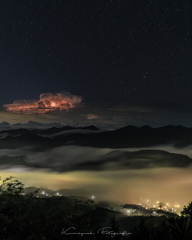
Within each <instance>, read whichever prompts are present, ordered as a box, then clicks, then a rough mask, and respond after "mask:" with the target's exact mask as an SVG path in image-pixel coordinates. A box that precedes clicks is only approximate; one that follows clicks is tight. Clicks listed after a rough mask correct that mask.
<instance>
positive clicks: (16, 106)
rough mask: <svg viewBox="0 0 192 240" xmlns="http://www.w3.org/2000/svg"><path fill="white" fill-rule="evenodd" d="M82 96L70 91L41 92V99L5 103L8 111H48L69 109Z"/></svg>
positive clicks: (79, 100) (30, 112)
mask: <svg viewBox="0 0 192 240" xmlns="http://www.w3.org/2000/svg"><path fill="white" fill-rule="evenodd" d="M81 101H82V98H81V97H79V96H76V95H72V94H70V93H66V92H62V93H55V94H53V93H41V94H40V99H39V100H17V101H14V102H13V103H12V104H5V105H4V108H5V110H6V111H8V112H15V113H18V112H23V113H28V114H32V113H46V112H49V111H54V110H56V109H57V110H67V109H70V108H73V107H75V106H76V105H77V104H78V103H80V102H81Z"/></svg>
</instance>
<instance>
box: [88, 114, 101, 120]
mask: <svg viewBox="0 0 192 240" xmlns="http://www.w3.org/2000/svg"><path fill="white" fill-rule="evenodd" d="M97 118H99V117H98V115H96V114H87V119H97Z"/></svg>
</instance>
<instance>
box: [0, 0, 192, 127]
mask: <svg viewBox="0 0 192 240" xmlns="http://www.w3.org/2000/svg"><path fill="white" fill-rule="evenodd" d="M190 15H191V13H190V8H189V0H175V1H171V0H166V1H164V0H148V1H144V0H142V1H133V0H110V1H109V0H87V1H86V0H82V1H77V0H52V1H51V0H49V1H30V0H27V1H22V0H21V1H18V0H12V1H11V0H6V1H2V3H1V20H0V24H1V29H0V31H1V34H0V58H1V64H0V78H1V81H0V89H1V94H0V106H3V105H4V104H11V103H13V102H14V101H15V100H19V99H25V100H28V99H38V98H39V96H40V94H41V93H58V92H63V91H64V92H70V93H71V94H74V95H77V96H80V97H81V98H82V99H83V102H84V103H85V102H86V103H93V102H95V103H106V104H108V105H107V107H113V106H114V105H122V104H123V105H126V106H127V105H128V106H137V108H138V106H139V107H140V108H142V107H143V108H145V107H147V108H148V107H152V108H153V111H154V109H155V111H156V110H157V109H174V111H175V112H177V111H183V109H184V111H185V113H186V112H188V111H190V110H191V108H192V80H191V76H192V68H191V64H192V54H191V53H192V51H191V43H190V40H191V39H190V38H191V29H190V28H191V23H192V21H191V17H190ZM89 113H90V111H89ZM162 123H163V122H162Z"/></svg>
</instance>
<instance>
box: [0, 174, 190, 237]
mask: <svg viewBox="0 0 192 240" xmlns="http://www.w3.org/2000/svg"><path fill="white" fill-rule="evenodd" d="M191 216H192V203H190V204H189V206H187V207H185V208H184V210H183V212H182V215H181V216H180V217H179V216H178V215H173V214H170V215H166V216H162V217H153V216H148V217H143V216H132V217H130V216H125V215H124V214H123V213H121V212H117V211H112V210H110V209H107V208H106V207H102V206H101V205H99V204H96V203H94V202H93V201H92V200H89V199H85V198H82V199H81V198H69V197H51V198H39V197H37V192H33V193H27V194H24V185H23V184H22V183H21V182H19V181H18V180H16V179H14V178H12V177H10V178H7V179H5V180H3V183H2V184H1V186H0V239H1V240H24V239H25V240H32V239H34V240H35V239H38V240H44V239H48V240H49V239H50V240H53V239H56V240H57V239H58V240H59V239H132V240H134V239H142V240H145V239H146V240H152V239H153V240H154V239H156V240H160V239H175V240H177V239H183V240H184V239H192V220H191Z"/></svg>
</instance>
